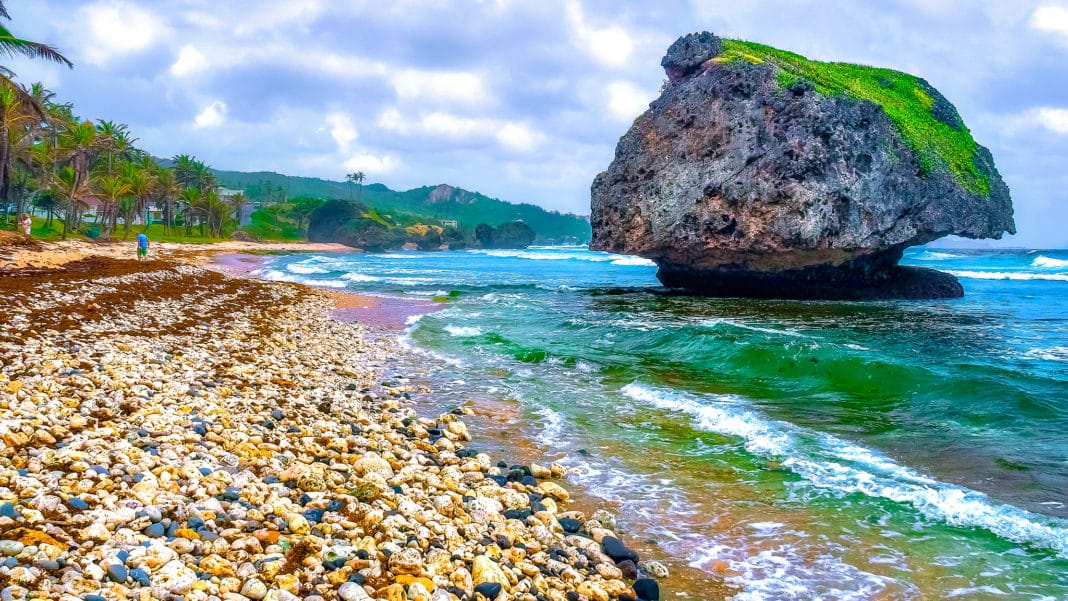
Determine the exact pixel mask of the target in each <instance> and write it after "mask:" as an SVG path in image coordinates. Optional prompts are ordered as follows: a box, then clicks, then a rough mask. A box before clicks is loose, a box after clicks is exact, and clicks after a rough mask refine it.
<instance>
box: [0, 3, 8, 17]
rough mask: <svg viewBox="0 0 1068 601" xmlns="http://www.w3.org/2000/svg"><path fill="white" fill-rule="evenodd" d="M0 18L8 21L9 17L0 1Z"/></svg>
mask: <svg viewBox="0 0 1068 601" xmlns="http://www.w3.org/2000/svg"><path fill="white" fill-rule="evenodd" d="M0 17H3V18H5V19H10V18H11V15H9V14H8V13H7V7H5V6H4V2H3V0H0Z"/></svg>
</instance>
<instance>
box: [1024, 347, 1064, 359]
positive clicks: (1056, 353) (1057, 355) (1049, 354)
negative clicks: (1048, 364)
mask: <svg viewBox="0 0 1068 601" xmlns="http://www.w3.org/2000/svg"><path fill="white" fill-rule="evenodd" d="M1024 356H1025V357H1027V358H1029V359H1040V360H1043V361H1068V346H1051V347H1049V348H1034V349H1031V350H1029V351H1027V352H1026V353H1024Z"/></svg>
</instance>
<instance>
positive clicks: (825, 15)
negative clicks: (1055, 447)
mask: <svg viewBox="0 0 1068 601" xmlns="http://www.w3.org/2000/svg"><path fill="white" fill-rule="evenodd" d="M7 5H8V9H9V11H10V12H11V14H12V17H13V18H14V20H13V22H12V23H11V29H12V30H13V31H14V32H15V33H16V34H17V35H20V36H22V37H26V38H30V39H35V40H40V41H47V42H50V43H53V44H55V45H56V46H58V47H59V48H60V49H61V50H62V51H63V52H64V53H66V54H67V56H68V57H70V58H71V59H72V60H73V61H74V62H75V64H76V66H75V69H74V70H73V71H68V70H66V69H65V68H61V67H58V66H53V65H42V64H39V63H37V64H31V63H28V62H25V61H7V63H8V64H10V66H11V67H12V68H13V70H14V71H15V72H16V73H17V74H18V75H19V76H20V79H22V80H24V81H35V80H40V81H43V82H44V83H45V84H46V85H48V86H49V87H50V88H51V89H53V90H55V91H56V92H58V94H59V96H60V98H61V99H62V100H64V101H72V102H74V104H75V107H76V109H77V111H78V112H79V113H80V114H81V115H82V116H83V117H86V118H91V119H97V118H107V119H113V120H116V121H119V122H125V123H128V124H129V125H130V126H131V128H132V129H133V131H134V134H135V135H136V136H137V137H138V138H139V139H140V145H141V146H142V147H143V148H145V149H147V150H149V151H150V152H152V153H154V154H156V155H158V156H170V155H174V154H176V153H180V152H185V153H190V154H194V155H196V156H197V157H199V158H201V159H203V160H205V161H207V162H208V163H209V164H211V165H213V166H215V167H218V168H222V169H237V170H247V171H252V170H272V171H279V172H282V173H287V174H290V175H309V176H317V177H323V178H330V179H342V178H343V177H344V174H345V173H346V172H349V171H354V170H360V171H364V172H365V173H367V174H368V181H369V182H370V181H377V182H382V183H384V184H386V185H388V186H390V187H392V188H399V189H407V188H412V187H416V186H420V185H424V184H437V183H443V182H447V183H451V184H454V185H457V186H461V187H464V188H467V189H471V190H478V191H480V192H483V193H485V194H489V195H491V196H497V197H500V198H503V199H506V200H511V201H524V202H535V203H537V204H541V205H542V206H545V207H547V208H551V209H559V210H564V211H571V212H577V213H583V214H587V213H588V212H589V184H590V182H591V181H592V179H593V177H594V175H595V174H596V173H597V172H599V171H601V170H603V169H604V168H605V167H606V166H607V165H608V163H609V162H610V161H611V158H612V154H613V149H614V147H615V143H616V141H617V140H618V139H619V136H620V135H622V134H623V132H624V131H625V130H626V129H627V127H628V126H629V124H630V123H631V122H632V121H633V119H634V118H635V117H636V116H637V115H638V114H640V113H641V112H642V111H643V110H644V109H645V107H646V105H647V103H648V102H649V101H650V100H652V99H653V98H654V97H655V96H656V94H657V91H658V89H659V87H660V84H661V82H662V81H663V78H664V76H663V71H662V70H661V69H660V66H659V63H660V58H661V57H662V55H663V53H664V50H665V49H666V48H667V46H668V45H669V44H670V43H671V42H672V41H673V40H674V39H675V38H676V37H678V36H679V35H681V34H683V33H687V32H691V31H698V30H710V31H713V32H714V33H716V34H719V35H722V36H726V37H737V38H745V39H750V40H754V41H759V42H763V43H767V44H772V45H775V46H779V47H782V48H786V49H790V50H794V51H797V52H800V53H802V54H805V55H807V56H809V57H810V58H816V59H822V60H843V61H850V62H860V63H865V64H872V65H878V66H885V67H891V68H895V69H900V70H903V71H908V72H911V73H914V74H917V75H920V76H922V77H925V78H927V79H928V80H929V81H930V82H931V83H932V84H934V85H935V86H936V87H937V88H939V89H940V90H941V91H942V92H943V93H944V94H945V95H946V96H947V97H948V98H949V99H950V100H951V101H953V102H954V103H955V104H956V105H957V107H958V109H959V110H960V112H961V114H962V115H963V117H964V119H965V121H966V122H967V123H968V125H969V126H970V127H971V129H972V131H973V133H974V134H975V137H976V139H977V140H978V141H979V142H980V143H981V144H983V145H985V146H987V147H989V148H990V149H991V150H992V151H993V153H994V156H995V159H996V161H997V164H998V166H999V169H1000V170H1001V172H1002V174H1003V176H1004V177H1005V179H1006V181H1008V183H1009V186H1010V188H1011V189H1012V192H1013V197H1014V200H1015V205H1016V215H1017V225H1018V228H1019V230H1020V234H1019V235H1018V236H1016V237H1015V238H1014V239H1011V240H1009V243H1010V244H1014V245H1027V246H1039V247H1050V246H1062V247H1063V246H1068V202H1066V201H1068V0H880V1H878V2H868V1H862V0H749V1H745V2H742V1H739V0H728V1H720V0H703V1H701V0H694V1H692V2H685V1H682V0H661V1H659V2H641V1H634V2H622V1H610V0H466V1H464V0H420V1H413V0H392V1H390V0H387V1H381V0H378V1H373V2H372V1H363V0H344V1H336V0H254V1H252V0H210V1H207V0H32V1H31V0H10V1H9V2H7Z"/></svg>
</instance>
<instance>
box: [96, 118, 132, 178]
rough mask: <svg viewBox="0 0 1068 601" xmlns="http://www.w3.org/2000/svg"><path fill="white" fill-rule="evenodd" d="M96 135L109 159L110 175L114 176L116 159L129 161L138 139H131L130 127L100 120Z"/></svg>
mask: <svg viewBox="0 0 1068 601" xmlns="http://www.w3.org/2000/svg"><path fill="white" fill-rule="evenodd" d="M96 133H97V135H99V136H100V139H101V140H100V146H101V148H102V149H103V151H104V156H106V157H107V159H108V175H114V174H115V169H114V161H115V159H116V158H118V159H120V160H122V159H129V158H131V154H132V153H133V148H134V146H133V144H134V142H136V141H137V139H136V138H131V137H130V127H129V126H128V125H126V124H124V123H115V122H114V121H105V120H103V119H100V120H99V121H97V123H96Z"/></svg>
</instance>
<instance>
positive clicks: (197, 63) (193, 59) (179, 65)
mask: <svg viewBox="0 0 1068 601" xmlns="http://www.w3.org/2000/svg"><path fill="white" fill-rule="evenodd" d="M207 68H208V59H207V57H205V56H204V55H203V54H201V52H200V51H199V50H197V49H196V48H194V47H192V46H190V45H189V44H186V45H185V46H182V49H181V50H179V51H178V60H176V61H174V64H173V65H171V68H170V69H169V71H170V74H171V75H173V76H175V77H185V76H186V75H192V74H194V73H199V72H200V71H203V70H204V69H207Z"/></svg>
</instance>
